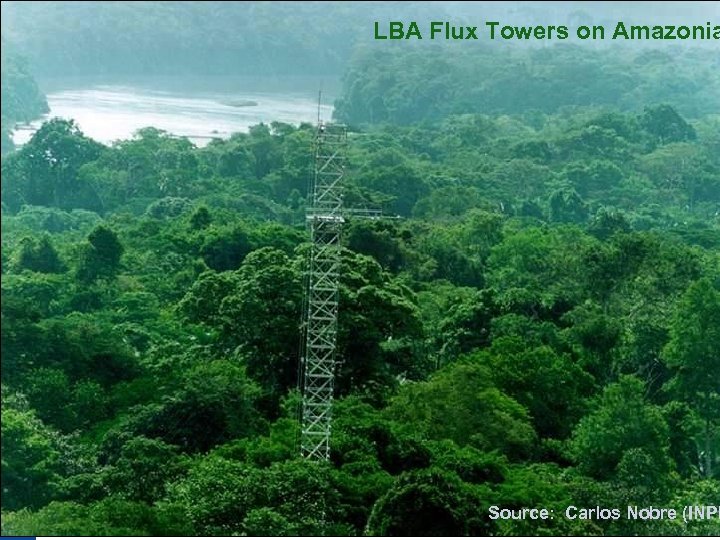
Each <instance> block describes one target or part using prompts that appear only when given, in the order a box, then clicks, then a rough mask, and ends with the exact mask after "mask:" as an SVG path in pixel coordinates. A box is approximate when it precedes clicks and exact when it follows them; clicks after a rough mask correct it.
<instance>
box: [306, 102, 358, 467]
mask: <svg viewBox="0 0 720 540" xmlns="http://www.w3.org/2000/svg"><path fill="white" fill-rule="evenodd" d="M319 114H320V113H319V106H318V128H317V134H316V138H315V174H314V176H313V181H312V184H311V186H310V190H309V194H308V195H309V199H310V206H309V207H308V209H307V215H306V218H307V221H308V223H309V225H310V232H311V236H312V247H311V251H310V262H309V268H308V273H309V280H308V281H309V282H308V288H307V292H306V295H307V296H306V302H305V305H306V311H305V313H303V317H304V325H303V328H304V332H305V335H304V340H303V346H302V349H303V350H302V352H301V359H300V361H301V370H302V372H301V376H300V382H301V384H302V419H301V422H302V431H301V434H300V454H301V456H302V457H304V458H306V459H310V460H315V461H322V460H328V459H329V458H330V430H331V424H332V404H333V393H334V389H335V364H336V348H337V319H338V289H339V282H338V280H339V272H340V237H341V236H340V235H341V232H342V226H343V223H344V222H345V220H344V219H343V209H342V199H343V196H342V183H343V178H344V176H345V165H346V159H347V157H346V150H347V128H346V127H345V126H343V125H340V124H325V123H323V122H321V121H320V120H319V118H320V117H319Z"/></svg>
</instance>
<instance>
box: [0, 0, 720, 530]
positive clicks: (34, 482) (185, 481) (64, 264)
mask: <svg viewBox="0 0 720 540" xmlns="http://www.w3.org/2000/svg"><path fill="white" fill-rule="evenodd" d="M165 6H166V4H163V5H160V4H157V3H149V6H145V7H144V8H143V9H157V10H164V9H168V8H167V7H165ZM45 7H47V5H46V6H45ZM38 9H40V8H38ZM54 9H58V10H62V9H68V7H67V6H66V5H62V4H60V5H59V7H57V8H52V9H51V10H48V12H49V14H45V15H43V16H47V17H51V16H53V13H54V14H57V12H55V11H53V10H54ZM77 9H85V8H84V7H78V8H77ZM88 9H97V10H104V9H108V10H123V9H129V8H127V7H126V6H125V5H124V4H121V3H111V4H109V6H108V7H107V8H106V7H104V5H103V7H100V4H91V7H90V8H88ZM198 9H199V7H198V5H197V4H194V3H188V5H187V8H186V10H187V13H185V14H184V15H183V17H184V16H192V14H193V13H195V10H198ZM223 9H224V8H221V7H219V5H215V6H214V10H215V11H214V12H213V13H214V15H213V16H216V17H222V16H223V15H224V14H225V13H226V12H224V11H223ZM308 9H313V10H317V9H319V8H317V6H314V7H311V8H308ZM348 9H351V8H348ZM31 11H32V10H31ZM108 13H109V12H108ZM129 13H133V14H135V13H140V12H135V11H131V12H129ZM36 15H38V13H36ZM123 17H124V16H123ZM123 17H120V16H118V17H117V19H116V21H117V23H118V24H120V23H121V22H122V21H124V18H123ZM175 22H176V23H177V24H178V25H181V22H182V19H181V20H179V21H175ZM137 23H138V21H132V24H131V23H128V24H131V25H134V24H137ZM230 23H232V20H231V21H229V23H228V24H229V26H232V24H230ZM58 24H59V23H58ZM174 28H175V27H174V26H173V25H172V24H168V26H167V28H164V29H162V31H163V32H164V31H167V32H169V33H170V32H172V31H173V29H174ZM68 31H72V29H69V30H68ZM233 32H238V28H233ZM82 35H83V39H88V40H90V39H92V38H93V36H92V33H90V34H82ZM183 39H186V40H189V38H183ZM298 39H300V38H298ZM128 42H130V43H132V42H133V40H132V39H130V38H128ZM189 42H190V41H188V43H189ZM136 45H137V46H140V44H136ZM74 46H77V47H78V48H77V49H71V50H76V51H80V50H82V51H83V54H90V53H91V52H92V51H91V48H89V47H86V44H84V42H82V40H78V41H77V42H75V45H74ZM283 47H287V43H285V44H283ZM45 52H46V51H45ZM45 52H42V54H45ZM126 53H127V55H131V56H133V58H135V59H136V60H137V61H138V62H143V61H146V60H148V57H147V56H146V55H142V54H137V51H131V50H128V51H126ZM228 54H232V49H230V50H229V51H228ZM368 54H371V56H370V57H367V58H366V57H363V56H362V55H360V56H358V59H356V61H355V63H353V65H352V66H351V69H350V71H349V72H348V74H347V76H346V92H345V94H344V96H343V98H342V100H341V101H339V102H338V107H337V113H338V115H339V116H340V117H342V118H345V119H347V120H349V121H351V122H352V123H354V124H355V125H356V126H360V127H362V129H361V130H360V129H358V130H356V131H354V132H352V133H351V134H350V138H349V140H350V151H349V173H350V174H349V180H348V182H349V185H348V186H347V193H346V196H345V200H346V202H347V204H348V205H352V206H357V207H381V208H382V209H383V210H384V211H385V215H386V216H388V218H392V219H381V220H376V221H363V220H359V219H353V218H348V223H347V226H346V229H345V233H344V239H343V242H344V249H343V252H342V271H341V283H340V285H341V290H340V305H341V308H340V316H339V328H338V346H339V356H340V358H342V360H343V362H342V364H341V365H340V366H339V368H338V377H337V382H336V387H337V395H338V400H337V401H336V405H335V411H334V425H333V438H332V456H331V460H330V462H329V463H322V464H316V463H310V462H306V461H303V460H300V459H298V457H297V454H298V452H297V446H296V444H297V436H298V420H297V419H298V415H297V413H298V404H299V396H298V394H297V391H296V390H295V388H296V377H297V368H298V360H299V359H298V354H299V353H298V343H299V339H300V315H301V309H302V300H303V298H302V295H303V282H304V280H303V277H304V275H303V272H304V269H305V262H306V259H307V255H308V248H309V245H308V239H307V234H306V230H305V216H304V210H305V203H306V200H305V198H304V197H305V189H306V186H307V181H308V178H309V176H310V175H311V174H312V160H311V158H312V151H311V150H312V143H313V136H314V130H313V128H312V126H309V125H301V126H298V127H294V126H290V125H287V124H282V123H272V124H270V125H264V124H260V125H256V126H254V127H253V128H251V129H250V130H249V132H248V133H237V134H235V135H233V136H232V137H231V138H230V139H228V140H215V141H212V142H211V143H210V144H208V145H207V146H206V147H203V148H197V147H195V146H194V145H193V144H192V143H191V142H190V141H188V140H186V139H182V138H176V137H173V136H171V135H169V134H167V133H164V132H162V131H159V130H157V129H153V128H147V129H143V130H141V131H140V132H139V133H138V134H137V136H136V137H134V138H133V139H131V140H125V141H119V142H117V143H115V144H113V145H112V146H104V145H102V144H99V143H97V142H96V141H93V140H91V139H89V138H88V137H86V136H85V135H84V134H83V133H82V131H81V130H80V129H79V128H78V127H77V126H76V125H75V124H74V122H72V121H65V120H59V119H55V120H51V121H49V122H46V123H45V124H44V125H43V127H42V128H41V129H40V130H38V131H37V133H35V135H34V136H33V138H32V140H31V141H30V142H29V143H28V144H26V145H25V146H23V147H22V148H21V149H19V150H17V151H15V152H12V153H10V154H8V155H6V156H3V159H2V229H3V236H2V272H3V279H2V295H1V300H2V329H1V330H2V334H1V335H0V346H1V347H2V351H1V354H2V432H3V437H2V487H3V498H2V511H3V515H2V517H3V519H2V532H3V534H24V535H44V536H46V535H80V534H84V535H115V536H122V535H319V534H330V535H359V534H363V533H366V534H377V535H420V534H433V535H528V534H548V535H549V534H554V535H568V534H574V535H592V534H607V535H643V534H656V535H657V534H678V535H693V534H694V535H709V534H716V533H717V532H718V530H719V529H718V526H717V522H713V521H706V522H702V521H691V522H689V523H684V522H682V520H678V521H667V520H666V521H655V522H645V521H630V520H626V519H621V520H618V521H612V520H587V521H581V520H575V521H571V520H566V519H562V518H561V516H562V514H563V512H564V510H565V508H566V507H567V506H568V505H570V504H573V505H575V506H578V507H582V506H584V507H593V508H594V507H596V506H600V507H604V508H621V509H624V508H625V507H626V506H627V505H628V504H639V505H642V506H649V505H654V506H665V507H675V508H678V507H681V506H682V505H684V504H717V501H718V500H720V421H719V417H718V412H719V411H720V364H719V363H718V362H719V361H720V360H719V359H720V351H719V350H718V344H720V117H718V111H717V103H715V105H714V106H713V102H712V97H711V93H712V92H713V91H714V90H713V88H714V89H715V90H716V89H717V73H713V72H710V71H709V70H707V71H705V70H704V68H703V67H702V66H704V65H705V64H702V62H701V60H700V59H699V58H696V57H693V56H692V54H689V53H688V55H687V56H684V57H683V59H682V60H678V59H673V58H671V57H668V56H666V55H660V54H654V53H647V54H645V55H644V56H643V55H640V56H638V57H634V58H624V59H619V60H617V61H615V62H610V58H611V57H610V56H608V55H606V54H604V53H602V54H601V53H597V55H596V54H595V53H590V52H588V51H583V52H582V54H580V53H579V52H578V51H577V50H574V49H572V47H568V48H566V49H563V51H561V50H560V49H553V50H552V51H551V50H541V51H536V52H532V53H528V52H524V53H522V56H518V55H520V54H521V53H518V52H511V53H508V55H509V56H508V57H506V58H505V60H503V58H498V57H493V58H491V57H490V56H487V55H484V54H478V55H476V58H475V59H474V62H476V63H470V65H468V64H467V63H463V62H465V60H467V58H465V60H462V58H463V57H461V56H458V60H457V61H456V60H454V59H451V58H446V57H442V56H439V55H440V53H438V56H436V55H435V54H425V53H424V54H423V55H419V54H418V53H416V52H414V51H412V52H406V53H402V54H400V53H397V54H396V53H395V52H393V53H392V54H391V55H388V57H387V60H388V61H385V62H377V58H374V57H373V56H372V54H375V53H368ZM182 56H183V55H182V54H178V57H179V58H180V57H182ZM373 58H374V59H373ZM443 58H446V59H445V60H443ZM519 58H523V59H524V60H523V61H525V62H527V64H528V66H530V67H528V70H530V71H531V72H532V73H531V74H530V75H529V78H527V79H523V78H521V77H515V78H509V77H508V76H507V73H509V72H510V71H511V70H515V71H517V65H516V62H519V61H520V60H519ZM119 60H122V59H119ZM371 60H372V63H371ZM73 61H77V65H78V66H79V65H85V64H84V62H85V58H84V57H83V56H78V57H77V60H73ZM98 61H99V62H101V61H102V62H104V60H98ZM490 62H492V65H491V64H490ZM694 62H695V63H694ZM583 63H584V64H583ZM505 64H506V66H507V67H506V69H507V73H505V75H503V74H502V73H500V72H498V71H497V69H496V68H497V67H498V66H500V65H505ZM580 64H582V65H585V66H586V68H583V69H587V70H588V71H587V77H589V78H592V79H595V78H597V79H598V80H599V81H600V82H601V83H602V84H600V83H599V84H598V85H594V86H593V87H592V91H591V92H590V91H588V93H585V92H586V91H587V87H585V86H580V85H578V86H572V87H570V86H569V85H568V81H569V80H571V79H573V78H577V77H578V75H577V69H579V68H578V66H579V65H580ZM679 64H682V66H683V68H682V69H679V68H678V65H679ZM400 65H404V66H407V65H413V66H415V67H414V68H413V69H412V70H410V69H406V70H401V69H399V67H398V66H400ZM463 66H464V67H463ZM513 66H515V67H513ZM135 67H137V66H135ZM209 69H212V66H209ZM463 70H464V71H463ZM548 70H549V71H548ZM483 72H494V73H496V76H495V77H493V78H492V79H490V78H487V79H484V78H483V77H482V76H481V75H480V74H482V73H483ZM19 73H24V72H22V71H20V72H19ZM458 73H462V76H461V77H456V76H455V75H456V74H458ZM668 73H674V76H675V77H676V78H677V80H678V81H680V82H678V83H677V86H673V85H666V84H657V81H658V80H661V79H662V78H663V77H665V76H666V75H667V74H668ZM689 73H692V74H693V75H692V76H694V77H695V78H696V80H697V83H696V84H694V85H690V84H689V83H688V81H687V77H689V76H690V75H689ZM420 80H425V81H427V83H425V84H420V83H419V81H420ZM478 81H480V82H478ZM543 81H545V82H543ZM4 82H5V78H4V76H3V84H4ZM713 85H715V86H713ZM689 87H692V88H693V89H694V91H693V92H685V91H684V90H685V89H686V88H689ZM529 89H532V90H533V92H532V93H530V92H529ZM4 92H5V87H4V86H3V97H4ZM518 96H527V98H528V99H527V100H525V101H524V104H523V105H522V106H518V105H517V104H516V103H517V101H518V100H517V97H518ZM715 99H716V98H715ZM533 100H535V101H533ZM3 101H4V100H3ZM713 107H714V108H713ZM386 122H387V123H386ZM390 122H392V123H393V125H391V124H389V123H390ZM397 218H399V219H397ZM491 505H500V506H502V507H504V508H513V509H517V508H521V507H539V508H548V509H552V510H554V511H555V514H556V518H555V519H554V520H544V521H542V520H541V521H530V520H510V521H492V520H490V519H489V517H488V508H489V507H490V506H491ZM321 516H324V519H321Z"/></svg>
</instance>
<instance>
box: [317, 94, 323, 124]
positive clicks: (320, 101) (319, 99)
mask: <svg viewBox="0 0 720 540" xmlns="http://www.w3.org/2000/svg"><path fill="white" fill-rule="evenodd" d="M321 103H322V88H320V90H318V119H317V123H318V126H319V125H320V104H321Z"/></svg>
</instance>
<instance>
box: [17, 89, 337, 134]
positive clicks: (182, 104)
mask: <svg viewBox="0 0 720 540" xmlns="http://www.w3.org/2000/svg"><path fill="white" fill-rule="evenodd" d="M41 87H42V88H43V90H44V91H45V92H46V95H47V100H48V105H49V107H50V112H49V113H48V114H47V115H45V116H44V117H43V118H41V119H39V120H36V121H34V122H31V123H30V124H29V125H24V126H18V129H17V130H16V131H15V132H14V134H13V141H14V142H15V144H16V145H18V146H20V145H22V144H24V143H25V142H27V141H28V140H29V139H30V137H31V136H32V134H33V133H34V132H35V131H36V130H37V129H38V127H39V126H40V125H41V124H42V122H43V121H44V120H47V119H48V118H53V117H61V118H67V119H73V120H75V121H76V123H77V124H78V126H79V127H80V129H81V130H82V131H83V133H85V135H87V136H89V137H92V138H93V139H95V140H97V141H100V142H102V143H105V144H110V143H112V142H113V141H117V140H122V139H128V138H130V137H132V135H133V133H135V132H136V131H137V130H138V129H140V128H143V127H148V126H152V127H156V128H159V129H163V130H165V131H167V132H169V133H172V134H174V135H180V136H185V137H188V138H189V139H190V140H192V141H193V142H194V143H195V144H197V145H198V146H204V145H205V144H207V143H208V142H209V141H210V140H211V139H212V138H217V137H219V138H227V137H229V136H230V135H231V134H232V133H235V132H246V131H247V130H248V128H249V127H250V126H253V125H255V124H259V123H260V122H265V123H270V122H273V121H279V122H286V123H290V124H299V123H301V122H312V123H315V122H316V121H317V117H318V90H319V89H321V88H322V89H323V95H322V102H321V105H320V116H321V118H322V119H324V120H329V119H330V118H331V116H332V110H333V108H332V102H333V99H334V96H335V93H336V90H337V82H336V81H335V80H319V79H308V78H292V77H289V78H282V79H277V78H273V79H267V78H252V79H249V78H227V77H225V78H212V77H210V78H202V79H199V78H144V79H134V80H125V81H110V82H108V81H87V80H70V81H62V82H59V81H47V82H45V83H44V84H42V85H41Z"/></svg>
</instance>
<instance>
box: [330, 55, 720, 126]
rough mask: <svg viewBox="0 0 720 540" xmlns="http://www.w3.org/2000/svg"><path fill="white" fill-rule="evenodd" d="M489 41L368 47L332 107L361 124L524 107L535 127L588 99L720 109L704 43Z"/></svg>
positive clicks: (636, 106)
mask: <svg viewBox="0 0 720 540" xmlns="http://www.w3.org/2000/svg"><path fill="white" fill-rule="evenodd" d="M483 45H484V46H483ZM483 45H476V46H473V47H461V48H457V47H441V46H436V47H429V46H426V45H425V46H423V45H418V46H416V47H412V46H409V45H408V46H405V47H392V48H366V49H363V50H362V51H361V52H359V53H358V54H356V55H355V57H354V59H353V62H352V63H351V64H350V67H349V68H348V70H347V71H346V72H345V75H344V80H343V84H344V96H343V98H342V99H340V100H339V101H338V103H337V109H336V115H337V116H338V117H339V118H340V119H341V120H343V121H345V122H349V123H351V124H354V125H361V124H365V123H368V122H369V123H378V122H392V123H396V124H412V123H416V122H420V121H424V120H432V121H434V120H439V119H443V118H446V117H447V116H449V115H452V114H458V113H485V114H497V113H501V114H503V113H504V114H523V113H524V114H525V121H526V122H527V123H528V124H529V125H531V126H533V127H537V125H538V122H541V118H542V114H541V113H554V112H557V111H559V110H561V109H572V108H577V107H588V106H594V107H602V106H607V105H612V106H613V107H617V108H620V109H631V110H640V109H642V107H643V106H644V105H646V104H648V103H662V102H672V103H673V105H675V106H676V107H677V108H678V110H680V111H681V113H682V114H684V115H689V116H692V117H697V116H701V115H704V114H707V113H711V112H712V113H717V95H718V93H720V75H719V74H718V70H717V69H713V68H711V66H710V64H709V63H708V61H707V60H708V52H707V51H703V50H697V49H695V50H692V49H691V50H680V51H672V52H670V51H667V52H661V51H659V50H644V49H636V50H628V49H620V48H618V47H611V48H608V49H599V50H593V49H590V48H588V47H587V46H586V45H585V44H561V45H555V46H552V47H547V48H540V49H532V48H531V49H526V48H517V49H512V48H511V49H508V50H503V51H502V52H500V51H499V50H498V48H497V46H492V45H488V44H483ZM406 66H412V69H406V68H405V67H406Z"/></svg>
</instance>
